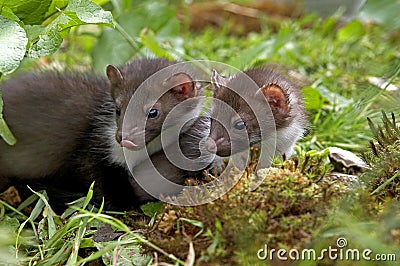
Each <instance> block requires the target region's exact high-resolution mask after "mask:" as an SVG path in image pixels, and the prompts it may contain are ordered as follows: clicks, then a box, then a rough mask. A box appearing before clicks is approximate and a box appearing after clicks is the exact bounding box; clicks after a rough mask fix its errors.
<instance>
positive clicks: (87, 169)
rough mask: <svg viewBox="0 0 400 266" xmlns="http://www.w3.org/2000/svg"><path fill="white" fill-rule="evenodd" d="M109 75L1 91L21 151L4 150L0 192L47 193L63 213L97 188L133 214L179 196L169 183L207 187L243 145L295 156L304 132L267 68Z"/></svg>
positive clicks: (286, 85) (292, 99)
mask: <svg viewBox="0 0 400 266" xmlns="http://www.w3.org/2000/svg"><path fill="white" fill-rule="evenodd" d="M211 72H212V74H209V73H211ZM106 73H107V77H103V76H100V75H96V74H93V73H76V72H65V73H60V72H55V71H47V72H43V73H27V74H22V75H20V76H17V77H14V78H11V79H9V80H7V81H5V82H3V83H2V84H1V88H2V97H3V102H4V110H3V115H4V119H5V120H6V122H7V124H8V126H9V128H10V130H11V132H12V133H13V134H14V136H15V137H16V139H17V143H16V144H15V145H13V146H10V145H8V144H6V143H5V142H4V141H2V140H1V141H0V180H1V182H0V190H4V189H6V188H7V187H8V186H10V185H14V186H16V187H17V188H18V189H21V190H24V189H26V187H27V185H29V186H30V187H32V189H34V190H38V189H45V190H46V191H47V193H48V195H49V198H50V203H51V205H52V206H53V204H54V206H58V207H59V208H60V209H62V208H63V207H65V204H66V203H68V202H70V201H73V200H74V199H76V198H77V195H84V194H85V193H86V192H87V190H88V189H89V186H90V184H91V183H93V182H94V184H95V185H94V198H93V199H94V202H95V203H97V204H100V203H101V202H102V201H103V199H104V203H105V208H106V209H108V210H129V209H132V208H136V207H137V206H140V205H141V204H143V203H144V202H146V201H150V200H156V199H160V197H159V196H160V195H162V196H170V195H176V194H179V192H180V190H179V188H177V187H176V186H174V185H173V184H178V185H184V184H185V182H186V180H187V179H188V178H192V177H196V178H199V179H202V176H203V175H204V172H205V171H206V170H209V169H211V168H213V167H214V166H215V165H217V164H218V161H219V160H220V158H229V156H231V155H232V154H235V153H237V152H240V151H242V150H245V149H248V148H249V146H248V145H244V144H243V143H248V144H249V145H257V144H259V143H260V142H262V141H263V140H264V139H268V138H272V136H273V138H274V139H275V141H274V143H275V144H276V145H275V147H276V148H275V150H274V151H273V152H274V154H275V155H276V156H282V155H286V156H289V155H291V153H292V149H293V146H294V144H295V143H296V141H297V140H298V139H299V138H301V137H302V135H303V134H304V130H305V128H306V124H307V122H306V121H307V119H306V113H305V110H304V106H303V103H302V99H301V95H300V91H299V88H297V87H296V86H295V85H293V83H292V82H290V81H289V79H288V78H286V77H284V76H283V75H280V74H278V73H276V72H274V70H272V69H269V68H265V67H257V68H252V69H248V70H246V71H244V72H240V73H238V74H235V75H233V76H228V77H224V76H221V75H219V74H218V73H217V72H216V71H212V70H211V69H210V70H209V72H207V73H204V71H199V70H198V69H196V68H194V67H192V66H191V65H189V64H185V63H181V62H176V61H168V60H165V59H136V60H133V61H131V62H129V63H128V64H126V65H124V66H120V67H117V66H112V65H109V66H107V69H106ZM245 80H247V81H248V82H250V83H253V86H255V89H254V90H252V89H249V86H250V85H249V83H248V82H245ZM231 88H233V89H231ZM206 90H212V95H213V97H212V99H211V105H209V104H206V98H207V97H205V93H204V92H205V91H206ZM243 95H245V96H244V97H242V96H243ZM246 99H249V100H246ZM218 103H223V104H224V105H226V106H227V107H226V108H227V109H230V110H231V112H228V111H225V109H224V107H221V108H219V104H218ZM264 112H265V114H266V115H263V114H264ZM257 113H258V114H257ZM260 113H261V116H263V118H261V119H259V116H260V115H259V114H260ZM243 133H244V134H243ZM243 136H245V137H243ZM171 157H173V158H171Z"/></svg>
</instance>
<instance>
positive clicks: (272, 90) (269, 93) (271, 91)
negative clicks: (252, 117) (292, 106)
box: [259, 84, 289, 113]
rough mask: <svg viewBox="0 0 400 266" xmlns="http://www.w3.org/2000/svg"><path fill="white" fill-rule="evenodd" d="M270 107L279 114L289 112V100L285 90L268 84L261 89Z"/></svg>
mask: <svg viewBox="0 0 400 266" xmlns="http://www.w3.org/2000/svg"><path fill="white" fill-rule="evenodd" d="M259 92H261V93H262V94H263V95H264V96H265V97H266V98H267V101H268V103H269V105H270V107H271V108H272V109H273V110H275V111H278V112H279V113H287V112H288V111H289V98H288V96H287V95H286V93H285V92H284V91H283V89H282V88H281V87H280V86H278V85H276V84H266V85H264V86H263V87H261V88H260V90H259Z"/></svg>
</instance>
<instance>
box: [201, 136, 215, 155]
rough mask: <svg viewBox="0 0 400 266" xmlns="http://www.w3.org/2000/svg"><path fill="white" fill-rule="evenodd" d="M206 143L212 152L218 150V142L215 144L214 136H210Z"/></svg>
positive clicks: (208, 149)
mask: <svg viewBox="0 0 400 266" xmlns="http://www.w3.org/2000/svg"><path fill="white" fill-rule="evenodd" d="M204 145H205V146H206V149H207V151H209V152H211V153H216V152H217V144H215V141H214V140H213V139H212V138H210V137H208V138H207V140H206V142H205V143H204Z"/></svg>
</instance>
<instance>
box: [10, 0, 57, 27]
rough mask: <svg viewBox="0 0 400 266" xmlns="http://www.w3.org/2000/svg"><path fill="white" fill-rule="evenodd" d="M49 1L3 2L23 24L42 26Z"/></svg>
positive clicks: (20, 0) (18, 0) (13, 0)
mask: <svg viewBox="0 0 400 266" xmlns="http://www.w3.org/2000/svg"><path fill="white" fill-rule="evenodd" d="M50 5H51V0H30V1H26V0H5V2H4V6H6V7H9V8H10V9H11V10H12V11H13V12H14V14H15V15H17V16H18V17H19V18H20V19H21V20H22V21H23V22H24V23H25V24H42V22H43V20H44V19H45V15H46V13H47V10H49V7H50Z"/></svg>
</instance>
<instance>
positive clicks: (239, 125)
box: [234, 120, 246, 130]
mask: <svg viewBox="0 0 400 266" xmlns="http://www.w3.org/2000/svg"><path fill="white" fill-rule="evenodd" d="M234 127H235V128H236V129H237V130H242V129H245V128H246V122H244V121H242V120H240V121H238V122H236V123H235V125H234Z"/></svg>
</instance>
